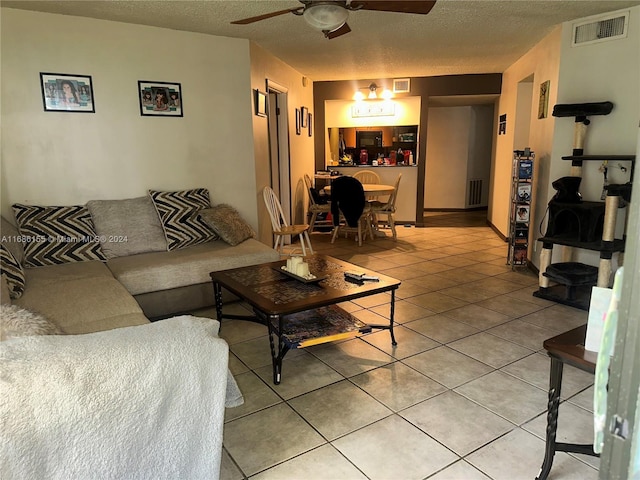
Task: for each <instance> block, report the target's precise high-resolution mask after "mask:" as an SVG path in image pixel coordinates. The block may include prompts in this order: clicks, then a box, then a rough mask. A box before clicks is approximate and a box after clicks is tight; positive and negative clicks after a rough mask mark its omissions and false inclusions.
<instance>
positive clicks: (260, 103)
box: [254, 89, 267, 117]
mask: <svg viewBox="0 0 640 480" xmlns="http://www.w3.org/2000/svg"><path fill="white" fill-rule="evenodd" d="M254 100H255V107H256V115H258V116H259V117H266V116H267V94H266V93H264V92H261V91H260V90H258V89H256V90H255V98H254Z"/></svg>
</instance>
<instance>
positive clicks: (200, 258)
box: [1, 192, 280, 334]
mask: <svg viewBox="0 0 640 480" xmlns="http://www.w3.org/2000/svg"><path fill="white" fill-rule="evenodd" d="M206 196H207V198H206V201H204V200H203V201H202V205H201V206H198V207H197V208H200V207H202V208H201V209H200V210H198V213H201V214H202V216H204V214H205V213H211V215H212V218H213V217H215V215H216V214H217V220H218V221H220V219H221V218H222V219H224V222H223V223H225V224H223V225H220V223H218V224H214V226H216V225H217V227H219V228H218V230H219V231H222V230H224V229H225V228H226V227H227V226H228V222H227V220H229V219H230V218H232V219H233V217H234V213H233V212H234V211H233V209H231V214H230V213H229V207H228V206H218V207H220V210H219V211H217V212H216V207H212V208H211V207H210V206H209V205H207V204H206V203H207V202H208V192H206ZM153 203H154V200H153V199H152V197H151V196H146V197H139V198H136V199H126V200H106V201H105V200H100V201H95V202H89V203H88V204H87V207H88V210H89V212H90V213H91V220H92V223H93V225H94V227H95V235H96V241H98V240H99V241H100V243H101V245H102V246H103V248H102V251H103V252H105V253H106V255H105V257H106V259H105V260H104V261H100V260H90V259H88V260H86V261H71V262H65V263H59V264H54V265H46V266H35V267H33V266H31V267H29V266H28V265H27V266H25V268H23V271H24V277H25V286H24V292H23V293H22V295H21V296H20V297H19V298H16V299H13V300H10V299H7V298H6V295H5V296H3V297H4V298H3V299H2V301H3V303H6V302H7V301H11V302H12V303H13V304H16V305H18V306H20V307H22V308H25V309H28V310H31V311H35V312H37V313H40V314H42V315H43V316H45V317H47V318H48V319H49V320H51V321H53V322H54V323H55V324H56V325H57V326H58V327H60V328H61V329H62V330H63V331H64V332H65V333H68V334H81V333H90V332H97V331H102V330H109V329H113V328H119V327H124V326H133V325H142V324H145V323H148V322H149V319H156V318H163V317H169V316H172V315H174V314H177V313H183V312H188V311H193V310H195V309H198V308H203V307H207V306H211V305H213V303H214V296H213V287H212V285H211V281H210V277H209V273H210V272H212V271H217V270H224V269H229V268H236V267H241V266H245V265H252V264H257V263H263V262H270V261H275V260H278V259H279V258H280V257H279V254H278V253H277V252H276V251H275V250H273V249H272V248H271V247H269V246H267V245H264V244H262V243H260V242H259V241H257V240H255V239H254V238H246V239H244V240H243V241H240V242H238V243H237V244H236V242H237V240H238V239H239V238H242V237H237V236H236V238H235V239H234V238H232V237H233V235H231V237H229V236H228V232H227V240H228V241H225V240H224V239H221V238H216V237H217V236H218V233H217V232H216V231H215V230H211V231H210V232H209V233H211V238H213V239H210V238H209V237H206V240H207V241H202V240H203V239H200V240H198V241H200V242H201V243H197V242H195V244H191V245H187V246H184V247H178V248H174V249H173V250H171V251H167V245H168V239H169V240H171V237H170V235H168V234H167V226H166V225H165V224H164V223H163V217H162V211H161V210H160V209H157V208H156V209H154V205H153ZM23 207H24V206H23ZM23 209H24V210H25V211H26V210H28V209H27V208H26V207H24V208H23ZM14 211H16V212H17V214H16V218H18V216H19V215H22V214H23V212H22V211H20V210H18V209H15V208H14ZM28 211H29V212H30V213H31V214H33V211H32V210H28ZM36 213H38V212H36ZM49 213H50V212H47V214H49ZM235 215H236V217H237V212H235ZM33 216H34V217H35V214H33ZM50 216H51V217H54V215H50ZM43 217H46V215H43ZM194 218H196V217H193V216H192V218H191V220H194ZM20 220H23V221H24V219H23V218H21V217H20V218H18V223H19V222H20ZM165 220H166V219H165ZM197 220H198V222H200V223H199V224H198V226H197V227H198V228H200V227H202V226H203V225H204V226H208V225H207V224H206V223H205V222H202V221H201V220H202V218H201V216H200V215H198V216H197ZM235 220H236V222H237V223H242V222H241V221H240V220H238V218H236V219H235ZM45 221H46V220H45ZM214 223H215V222H214ZM231 226H232V227H234V225H231ZM235 226H237V224H236V225H235ZM20 227H21V228H20V230H18V229H17V228H16V227H15V226H14V225H12V224H11V222H9V221H7V220H5V219H4V218H3V219H2V232H1V234H2V244H3V245H4V246H5V247H6V248H7V249H8V250H9V251H11V253H12V254H13V256H14V257H15V258H16V260H18V261H19V262H20V263H21V264H23V265H24V264H25V263H27V264H28V262H29V259H28V258H25V250H26V249H28V248H29V246H28V245H26V244H25V243H21V242H20V240H24V238H25V236H27V235H29V234H30V232H29V231H28V229H27V228H26V227H24V226H23V225H20ZM44 228H48V226H46V225H45V227H44ZM179 228H181V227H180V226H179ZM241 228H242V225H241ZM244 228H249V231H250V227H248V226H246V225H245V226H244ZM31 233H32V232H31ZM232 233H234V232H232ZM203 235H208V233H206V232H205V233H203ZM243 235H244V236H247V235H248V233H247V231H245V232H244V234H243ZM222 236H223V238H225V235H224V233H223V235H222ZM229 238H231V240H229ZM110 239H111V240H114V239H115V240H118V241H117V242H109V240H110ZM16 240H18V241H16ZM229 241H230V242H231V244H230V243H228V242H229ZM116 243H117V244H116ZM161 248H162V251H160V249H161ZM147 250H148V251H147ZM26 253H27V256H28V254H29V252H26ZM32 254H33V252H32ZM32 256H36V261H37V260H38V259H37V253H36V254H33V255H32ZM31 262H32V263H33V259H32V260H31ZM4 281H5V277H4V276H3V282H4ZM3 290H4V289H3Z"/></svg>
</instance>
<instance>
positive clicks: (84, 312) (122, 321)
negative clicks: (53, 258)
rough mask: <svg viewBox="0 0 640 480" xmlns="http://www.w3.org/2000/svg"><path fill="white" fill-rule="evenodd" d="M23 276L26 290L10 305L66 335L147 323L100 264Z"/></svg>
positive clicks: (35, 271) (30, 272)
mask: <svg viewBox="0 0 640 480" xmlns="http://www.w3.org/2000/svg"><path fill="white" fill-rule="evenodd" d="M164 253H166V252H164ZM25 273H26V277H27V285H28V288H27V289H26V290H25V292H24V294H23V295H22V297H20V298H19V299H17V300H14V301H13V303H14V304H15V305H18V306H20V307H22V308H26V309H28V310H31V311H34V312H39V313H42V314H43V315H45V316H46V317H47V318H48V319H50V320H51V321H53V322H54V323H55V324H56V325H58V326H59V327H60V328H61V329H62V330H63V331H64V332H65V333H69V334H78V333H89V332H97V331H100V330H109V329H112V328H119V327H124V326H128V325H142V324H145V323H147V322H148V319H147V318H146V317H145V316H144V314H143V313H142V309H141V308H140V306H139V305H138V303H137V302H136V301H135V299H134V298H133V297H132V296H131V295H130V294H129V293H128V292H127V290H126V289H125V288H124V287H123V286H122V285H121V284H120V282H118V281H117V280H116V279H115V278H113V275H112V274H111V272H110V271H109V269H108V268H107V267H106V266H105V265H104V264H103V263H102V262H82V263H68V264H64V265H55V266H48V267H38V268H28V269H26V270H25Z"/></svg>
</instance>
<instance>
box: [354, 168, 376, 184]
mask: <svg viewBox="0 0 640 480" xmlns="http://www.w3.org/2000/svg"><path fill="white" fill-rule="evenodd" d="M353 177H354V178H357V179H358V180H359V181H360V183H380V175H378V174H377V173H376V172H374V171H373V170H360V171H359V172H357V173H355V174H354V175H353Z"/></svg>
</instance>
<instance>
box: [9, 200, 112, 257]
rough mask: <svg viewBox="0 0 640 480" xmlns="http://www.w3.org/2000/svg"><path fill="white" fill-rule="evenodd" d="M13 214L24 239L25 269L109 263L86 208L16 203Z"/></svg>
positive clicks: (82, 206)
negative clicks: (63, 264)
mask: <svg viewBox="0 0 640 480" xmlns="http://www.w3.org/2000/svg"><path fill="white" fill-rule="evenodd" d="M13 212H14V214H15V217H16V222H17V223H18V229H19V230H20V236H21V237H22V238H23V245H24V257H25V266H27V267H42V266H45V265H58V264H61V263H69V262H84V261H89V260H100V261H105V260H106V258H105V256H104V254H103V253H102V249H101V248H100V241H99V238H98V236H97V235H96V231H95V229H94V227H93V222H92V221H91V215H90V214H89V210H88V209H87V207H85V206H84V205H74V206H69V207H43V206H36V205H21V204H19V203H16V204H15V205H13Z"/></svg>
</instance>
